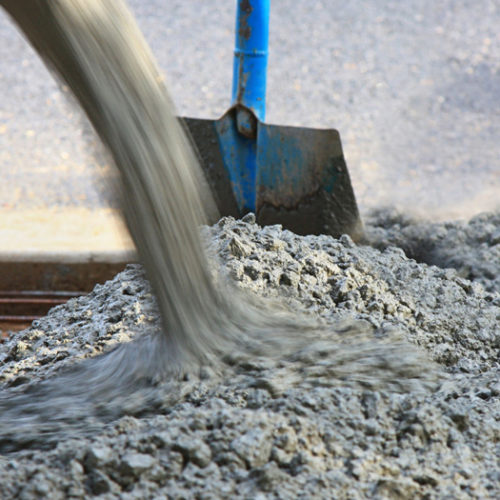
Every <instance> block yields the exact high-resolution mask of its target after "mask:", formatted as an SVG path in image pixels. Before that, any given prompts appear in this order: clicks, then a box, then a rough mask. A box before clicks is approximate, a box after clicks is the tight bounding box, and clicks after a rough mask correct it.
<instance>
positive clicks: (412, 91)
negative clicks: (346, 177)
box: [0, 0, 500, 218]
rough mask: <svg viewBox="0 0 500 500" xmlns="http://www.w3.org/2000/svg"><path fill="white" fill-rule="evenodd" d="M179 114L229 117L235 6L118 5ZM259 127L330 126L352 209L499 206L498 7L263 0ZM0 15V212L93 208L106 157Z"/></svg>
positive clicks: (451, 212)
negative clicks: (264, 102) (336, 134)
mask: <svg viewBox="0 0 500 500" xmlns="http://www.w3.org/2000/svg"><path fill="white" fill-rule="evenodd" d="M130 4H131V7H132V9H133V10H134V12H135V14H136V15H137V18H138V21H139V24H140V26H141V27H142V29H143V31H144V33H145V34H146V37H147V39H148V41H149V42H150V44H151V45H152V47H153V50H154V52H155V54H156V56H157V58H158V60H159V63H160V65H161V67H162V69H163V70H164V71H165V73H166V75H167V80H168V81H169V83H170V89H171V91H172V93H173V96H174V99H175V102H176V104H177V107H178V110H179V112H180V113H182V114H184V115H188V116H195V117H214V118H216V117H218V116H220V115H221V114H222V113H223V111H224V110H225V109H226V108H227V106H228V104H229V95H230V86H231V73H232V46H233V29H234V27H233V24H234V13H235V2H234V1H229V0H226V1H219V2H206V1H203V0H190V1H188V2H186V1H181V0H177V1H174V0H169V1H160V0H130ZM271 10H272V12H271V35H270V60H269V72H268V81H269V83H268V94H267V98H268V116H267V118H268V121H269V122H272V123H278V124H293V125H302V126H313V127H335V128H338V129H339V130H340V132H341V136H342V138H343V142H344V147H345V152H346V157H347V162H348V166H349V169H350V172H351V175H352V178H353V182H354V187H355V190H356V194H357V197H358V200H359V203H360V205H361V208H362V210H366V209H369V208H371V207H374V206H379V205H381V204H386V203H395V204H398V205H400V206H402V207H403V208H405V209H406V210H412V211H415V210H423V211H427V212H428V213H430V214H432V215H433V217H440V218H446V217H454V216H456V215H469V214H472V213H475V212H478V211H481V210H483V209H490V208H493V207H495V205H496V206H498V201H497V200H498V193H499V192H500V140H499V135H500V134H499V131H500V49H499V43H500V34H499V31H498V26H499V25H500V5H499V4H498V2H497V1H496V0H474V1H472V0H461V1H455V0H442V1H440V2H434V1H432V0H421V1H418V2H417V1H415V0H411V1H405V2H398V1H386V0H384V1H382V0H360V1H357V2H344V1H338V0H329V1H311V0H307V1H306V0H298V1H297V0H294V1H292V0H273V1H272V8H271ZM92 141H93V139H92V138H91V137H90V136H89V134H88V133H87V132H82V127H81V118H80V117H79V116H78V114H77V113H75V112H74V111H72V109H71V107H69V106H68V105H67V102H66V99H65V98H64V97H63V96H62V94H61V93H60V92H59V90H58V89H57V86H56V84H55V83H54V81H53V80H52V79H51V78H50V77H49V76H48V74H47V72H46V70H45V69H44V67H43V66H42V64H41V62H40V61H39V60H38V58H37V57H36V56H35V55H34V54H33V52H32V50H31V49H30V48H29V47H28V46H27V44H26V43H25V42H24V41H23V40H22V39H21V37H20V36H19V35H18V34H17V33H16V31H15V29H14V28H13V26H12V25H11V23H10V22H9V20H8V19H7V17H6V16H4V15H3V14H2V15H1V16H0V165H1V168H2V182H1V183H0V204H1V206H2V207H7V208H10V207H28V208H35V207H39V206H54V205H63V206H72V205H78V206H84V207H90V208H92V207H95V206H102V205H104V206H105V205H106V204H107V202H106V201H105V183H104V182H103V180H104V179H105V178H106V177H107V176H109V175H110V174H109V169H107V168H106V167H105V160H104V159H102V158H100V159H99V158H98V159H97V160H95V159H94V158H93V151H94V147H93V146H91V145H90V146H89V144H91V143H92Z"/></svg>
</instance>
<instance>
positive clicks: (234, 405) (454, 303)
mask: <svg viewBox="0 0 500 500" xmlns="http://www.w3.org/2000/svg"><path fill="white" fill-rule="evenodd" d="M499 230H500V216H499V214H482V215H480V216H478V217H475V218H474V219H472V220H471V221H469V222H468V223H462V222H460V223H443V224H429V223H424V222H416V221H413V220H411V219H409V218H406V217H404V216H402V215H398V214H395V213H390V212H387V211H385V212H382V211H379V212H378V213H374V214H372V216H371V217H370V218H368V219H367V224H366V233H367V242H370V246H369V245H356V244H354V243H353V242H352V241H351V240H350V238H349V237H347V236H342V237H341V238H340V239H338V240H336V239H333V238H330V237H327V236H307V237H300V236H297V235H294V234H292V233H290V232H288V231H284V230H282V229H281V228H280V227H279V226H270V227H265V228H261V227H259V226H257V225H256V224H255V223H254V220H253V218H252V216H247V217H246V218H245V220H243V221H235V220H233V219H231V218H224V219H222V220H221V221H220V222H219V223H218V224H216V225H214V226H212V227H206V228H203V234H204V236H205V240H206V246H207V248H208V250H209V251H210V252H211V254H212V258H213V259H219V260H220V262H221V266H219V264H216V260H214V266H213V268H214V274H216V273H217V271H216V270H217V268H219V267H221V268H222V273H223V274H228V275H229V276H231V277H232V279H233V280H234V281H235V282H236V284H237V286H238V287H240V288H242V289H245V290H249V291H251V292H252V293H254V294H257V295H258V296H264V297H267V298H268V300H270V301H279V302H281V303H283V304H284V305H285V306H286V307H288V308H289V309H292V310H293V311H296V312H297V314H299V312H302V311H303V312H304V314H310V315H313V316H318V317H319V318H320V320H321V321H322V322H323V323H324V324H327V325H328V324H332V325H339V324H346V325H349V324H352V322H353V321H356V322H357V323H356V324H357V325H360V324H362V325H365V326H364V328H365V331H366V335H368V336H373V335H375V336H381V337H387V338H389V339H392V338H393V337H397V336H402V337H404V338H405V339H406V340H407V341H408V342H410V343H411V344H415V349H416V350H418V349H419V350H421V351H422V352H423V356H424V357H425V358H426V360H427V361H428V362H430V360H433V361H434V362H435V363H436V364H437V365H438V366H439V367H440V370H441V372H442V373H441V380H440V382H439V383H438V384H435V385H433V386H432V385H429V386H427V389H426V390H421V389H422V388H421V387H420V386H415V390H411V389H408V390H405V391H402V390H398V389H397V384H388V385H387V386H386V387H380V388H370V387H369V386H364V385H363V383H355V384H353V383H349V382H350V377H349V374H346V373H342V370H341V367H340V368H339V367H338V366H336V365H335V362H336V359H337V358H336V357H335V356H336V354H335V349H334V347H333V346H334V345H335V342H333V341H332V342H327V341H326V340H325V342H323V343H319V344H315V345H311V348H310V349H306V350H299V351H297V352H296V353H294V354H293V355H292V356H287V357H286V356H284V357H283V358H282V359H275V358H272V357H266V356H260V357H255V358H254V359H248V358H241V357H238V356H237V355H235V356H233V357H231V356H228V357H227V359H225V365H224V370H222V371H221V372H220V373H219V372H217V373H215V372H214V371H212V370H211V369H210V367H204V368H203V369H202V370H200V373H199V374H198V375H197V376H188V377H186V379H185V380H182V381H179V382H177V383H176V385H175V387H174V386H170V387H169V388H170V391H171V392H169V391H167V390H165V388H164V390H163V392H161V391H160V392H159V393H158V394H159V395H160V396H161V397H159V398H157V400H156V402H155V404H151V405H149V402H148V403H147V404H142V405H139V406H137V407H134V408H131V409H130V410H129V411H125V410H124V411H123V414H122V416H120V417H119V418H108V419H106V418H102V419H100V418H97V419H96V418H93V419H89V420H88V421H87V420H85V419H83V420H82V423H81V427H82V428H86V429H87V432H83V433H82V432H76V431H75V432H74V433H71V429H70V431H68V430H67V429H64V428H60V429H59V428H57V427H56V428H52V429H50V432H49V431H47V434H46V435H44V434H43V433H42V434H41V435H37V436H36V437H34V435H30V433H29V432H27V431H26V429H27V427H26V426H25V425H24V424H23V422H19V432H18V433H15V434H14V435H11V436H9V438H8V439H6V438H5V436H2V439H0V448H1V449H3V450H4V452H3V455H0V497H2V498H6V499H7V498H23V499H28V498H40V497H47V498H49V497H50V498H54V499H57V498H89V497H94V496H99V497H100V498H103V499H106V498H155V499H156V498H169V499H170V498H172V499H174V498H199V499H215V498H252V499H259V498H262V499H263V498H284V499H286V498H304V499H306V498H307V499H309V498H326V497H335V498H350V499H356V498H395V499H396V498H397V499H401V498H403V499H404V498H408V499H414V498H429V499H431V498H458V499H460V498H464V499H465V498H481V499H484V498H498V497H499V496H500V487H499V485H500V474H499V472H498V471H499V456H500V448H499V446H500V445H499V443H500V424H499V421H500V404H499V396H500V382H499V380H500V377H499V374H500V370H499V368H500V362H499V348H500V328H499V323H500V294H499V291H500V290H499V282H498V278H497V276H498V275H499V268H500V259H499V258H498V256H499V251H500V242H499V241H497V240H498V238H497V236H496V235H497V234H498V231H499ZM375 247H376V248H375ZM411 257H412V258H411ZM413 258H415V259H417V260H418V261H417V260H413ZM425 262H429V263H430V264H432V265H428V264H426V263H425ZM436 264H439V267H438V266H437V265H436ZM290 314H292V313H290ZM158 328H159V321H158V314H157V310H156V305H155V303H154V299H153V297H152V295H151V291H150V288H149V284H148V283H147V281H146V280H145V279H144V276H143V272H142V269H141V267H140V266H138V265H131V266H128V267H127V269H126V270H125V271H124V272H122V273H120V274H119V275H118V276H116V278H115V279H113V280H112V281H109V282H107V283H106V284H104V285H98V286H96V288H95V290H94V291H93V292H92V293H91V294H89V295H88V296H86V297H80V298H77V299H73V300H71V301H69V302H68V303H67V304H65V305H63V306H58V307H56V308H54V309H52V310H51V311H50V313H49V314H48V315H47V316H46V317H45V318H43V319H41V320H39V321H37V322H35V323H34V324H33V325H32V327H31V328H29V329H27V330H25V331H22V332H19V333H17V334H15V335H14V336H13V337H12V338H11V339H9V340H8V341H6V342H5V343H3V344H0V381H1V383H2V385H3V394H2V398H6V397H7V398H8V397H9V395H11V397H12V398H13V400H15V398H16V397H17V395H18V394H19V393H20V392H23V391H28V394H29V390H30V387H32V386H33V383H34V382H36V381H39V380H42V379H46V378H48V377H51V376H54V375H56V376H57V373H58V372H61V370H62V371H63V372H64V370H65V369H67V368H68V367H69V366H71V365H73V364H74V363H76V362H78V361H80V360H81V359H83V358H95V357H96V356H97V355H98V354H100V353H102V352H104V351H107V350H109V349H111V348H113V347H115V346H116V345H117V344H118V343H122V342H128V341H130V340H132V339H133V338H134V337H137V336H148V335H149V334H150V333H151V332H154V331H155V330H156V329H158ZM351 334H352V332H351V331H350V330H349V328H347V327H346V329H345V331H344V332H343V333H342V334H341V335H339V337H338V338H335V339H333V340H335V341H338V342H340V343H342V342H348V339H349V337H350V335H351ZM353 338H354V341H355V342H356V339H357V337H353ZM382 340H383V339H382ZM131 345H133V344H131ZM361 350H362V344H360V351H361ZM98 359H100V358H98ZM89 361H90V360H89ZM89 361H87V362H89ZM350 366H352V365H350ZM358 382H359V381H358ZM396 382H397V381H396ZM417 389H419V390H417ZM174 393H175V394H174ZM158 399H159V401H158ZM68 411H69V410H68ZM2 418H3V417H0V427H1V423H2ZM48 426H49V427H50V421H49V423H48ZM0 434H1V432H0ZM13 443H15V444H16V443H17V446H12V444H13ZM9 450H10V451H9Z"/></svg>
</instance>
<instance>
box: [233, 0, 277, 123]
mask: <svg viewBox="0 0 500 500" xmlns="http://www.w3.org/2000/svg"><path fill="white" fill-rule="evenodd" d="M269 10H270V0H237V13H236V42H235V49H234V65H233V93H232V105H233V106H234V105H242V106H244V107H246V108H248V109H250V110H251V111H253V113H254V115H255V117H256V118H257V119H258V120H260V121H264V118H265V115H266V70H267V47H268V42H269Z"/></svg>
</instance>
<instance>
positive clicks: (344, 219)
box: [183, 0, 362, 240]
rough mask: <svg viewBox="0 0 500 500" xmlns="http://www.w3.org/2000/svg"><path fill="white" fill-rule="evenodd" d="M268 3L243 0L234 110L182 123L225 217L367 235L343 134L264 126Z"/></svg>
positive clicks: (240, 0) (238, 21) (298, 230)
mask: <svg viewBox="0 0 500 500" xmlns="http://www.w3.org/2000/svg"><path fill="white" fill-rule="evenodd" d="M269 9H270V0H238V1H237V14H236V46H235V51H234V67H233V89H232V104H231V107H230V108H229V109H228V110H227V111H226V113H225V114H224V115H223V116H222V117H221V118H220V119H218V120H215V121H214V120H204V119H198V118H184V119H183V120H184V123H185V125H186V126H187V129H188V131H189V132H190V135H191V137H192V140H193V142H194V146H195V149H196V150H197V151H198V154H199V158H200V162H201V164H202V167H203V169H204V172H205V175H206V177H207V181H208V183H209V185H210V187H211V188H212V192H213V193H214V197H215V201H216V203H217V207H218V209H219V211H220V213H221V214H222V215H232V216H233V217H236V218H240V217H242V216H243V215H245V214H247V213H249V212H254V213H255V215H256V218H257V222H258V223H259V224H261V225H267V224H282V225H283V227H285V228H286V229H289V230H291V231H293V232H295V233H297V234H301V235H305V234H329V235H332V236H334V237H339V236H340V235H342V234H349V235H350V236H351V237H352V238H353V239H354V240H358V239H359V238H360V237H361V233H362V224H361V221H360V218H359V212H358V207H357V204H356V199H355V197H354V192H353V189H352V185H351V180H350V178H349V173H348V171H347V167H346V163H345V160H344V155H343V152H342V144H341V142H340V135H339V133H338V132H337V130H333V129H311V128H303V127H288V126H279V125H269V124H267V123H264V119H265V111H266V100H265V98H266V69H267V54H268V50H267V49H268V38H269V36H268V33H269Z"/></svg>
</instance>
